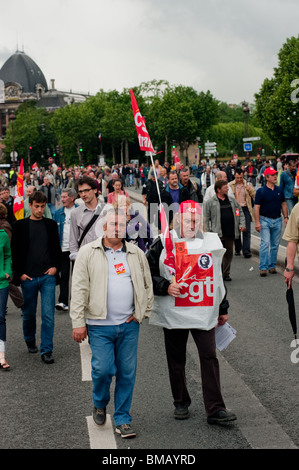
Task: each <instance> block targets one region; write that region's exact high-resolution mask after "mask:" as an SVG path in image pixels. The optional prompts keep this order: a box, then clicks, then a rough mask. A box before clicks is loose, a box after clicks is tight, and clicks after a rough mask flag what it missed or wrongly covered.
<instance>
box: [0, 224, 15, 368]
mask: <svg viewBox="0 0 299 470" xmlns="http://www.w3.org/2000/svg"><path fill="white" fill-rule="evenodd" d="M0 268H1V277H0V371H4V372H6V371H9V370H10V365H9V364H8V363H7V360H6V319H5V317H6V306H7V299H8V294H9V278H11V276H12V261H11V248H10V241H9V236H8V234H7V233H6V231H5V230H4V229H2V228H1V229H0Z"/></svg>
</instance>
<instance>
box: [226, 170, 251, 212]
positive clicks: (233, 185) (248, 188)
mask: <svg viewBox="0 0 299 470" xmlns="http://www.w3.org/2000/svg"><path fill="white" fill-rule="evenodd" d="M243 182H244V187H245V194H246V205H247V207H248V210H249V212H250V215H251V220H252V221H254V214H253V210H252V202H251V198H252V199H253V200H254V198H255V189H254V187H253V186H252V184H251V183H248V184H247V182H246V180H244V179H243ZM228 186H229V187H230V188H231V189H232V191H233V193H234V197H236V182H235V180H234V181H231V182H230V183H228Z"/></svg>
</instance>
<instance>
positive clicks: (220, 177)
mask: <svg viewBox="0 0 299 470" xmlns="http://www.w3.org/2000/svg"><path fill="white" fill-rule="evenodd" d="M220 180H223V181H227V174H226V173H225V171H222V170H221V171H217V173H215V182H216V181H220ZM215 194H216V193H215V184H213V185H212V186H209V187H208V189H207V190H206V192H205V196H204V199H203V202H204V203H205V202H206V201H207V200H208V199H210V198H211V197H213V196H215ZM227 195H228V196H231V197H234V193H233V191H232V188H231V187H230V186H228V193H227Z"/></svg>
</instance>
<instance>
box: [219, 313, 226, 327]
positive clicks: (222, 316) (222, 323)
mask: <svg viewBox="0 0 299 470" xmlns="http://www.w3.org/2000/svg"><path fill="white" fill-rule="evenodd" d="M227 320H228V315H219V317H218V325H224V323H226V322H227Z"/></svg>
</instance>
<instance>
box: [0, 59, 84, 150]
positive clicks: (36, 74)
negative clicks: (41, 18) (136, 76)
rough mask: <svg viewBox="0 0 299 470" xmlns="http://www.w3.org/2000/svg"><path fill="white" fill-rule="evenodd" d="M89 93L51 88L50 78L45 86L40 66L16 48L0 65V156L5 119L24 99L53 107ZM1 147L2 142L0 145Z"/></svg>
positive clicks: (52, 85)
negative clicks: (49, 86) (76, 92)
mask: <svg viewBox="0 0 299 470" xmlns="http://www.w3.org/2000/svg"><path fill="white" fill-rule="evenodd" d="M87 96H89V94H87V93H86V94H75V93H72V91H70V92H69V93H68V92H63V91H58V90H56V89H55V86H54V80H51V88H50V89H48V85H47V81H46V79H45V76H44V74H43V72H42V70H41V69H40V67H39V66H38V65H37V64H36V63H35V62H34V60H33V59H31V57H29V56H28V55H27V54H25V52H24V51H19V50H17V51H16V52H15V53H14V54H13V55H12V56H10V57H9V58H8V59H7V60H6V62H5V63H4V64H3V66H2V68H1V69H0V158H1V139H3V138H4V137H5V133H6V129H7V127H8V125H9V121H10V120H12V119H14V112H15V111H16V109H17V108H18V107H19V106H20V105H21V104H22V103H24V102H26V101H28V100H36V101H37V107H42V108H45V109H47V111H49V112H50V111H55V110H56V109H59V108H62V107H64V106H66V105H67V104H70V103H72V102H79V101H85V99H86V97H87ZM2 147H3V146H2Z"/></svg>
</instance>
